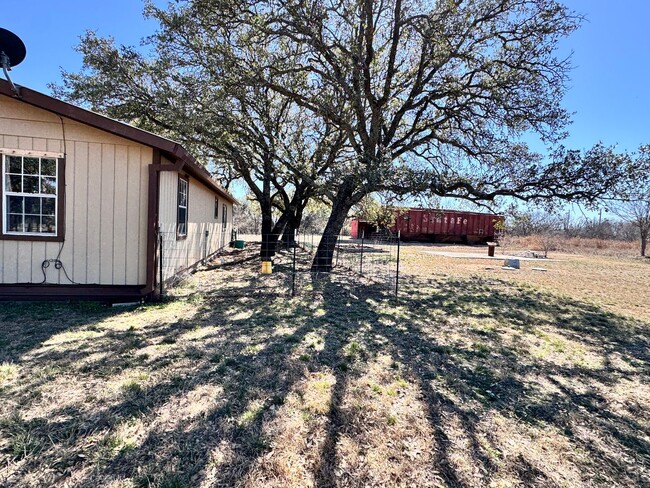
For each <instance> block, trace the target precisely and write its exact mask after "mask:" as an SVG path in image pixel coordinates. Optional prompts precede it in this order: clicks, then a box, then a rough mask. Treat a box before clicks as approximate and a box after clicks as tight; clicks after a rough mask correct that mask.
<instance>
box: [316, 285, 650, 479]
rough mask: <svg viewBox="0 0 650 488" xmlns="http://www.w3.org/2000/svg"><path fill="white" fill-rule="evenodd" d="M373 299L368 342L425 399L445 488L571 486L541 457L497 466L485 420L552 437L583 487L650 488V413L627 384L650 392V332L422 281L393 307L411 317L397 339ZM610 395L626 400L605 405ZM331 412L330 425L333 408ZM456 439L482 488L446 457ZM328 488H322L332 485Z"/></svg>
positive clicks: (502, 290)
mask: <svg viewBox="0 0 650 488" xmlns="http://www.w3.org/2000/svg"><path fill="white" fill-rule="evenodd" d="M427 288H428V290H427ZM367 292H368V294H367V295H366V297H369V298H373V300H372V302H370V301H369V300H367V299H366V300H360V301H358V302H357V306H367V307H368V310H367V313H368V314H369V315H370V316H372V317H373V318H372V320H371V321H370V323H371V324H372V326H371V327H370V329H369V331H368V333H367V334H366V335H367V341H368V343H369V344H373V338H374V339H376V338H382V339H383V340H382V341H381V342H379V343H377V342H376V341H375V345H374V347H375V348H376V349H381V350H384V351H385V350H386V348H387V347H388V348H389V349H391V353H392V355H393V357H395V358H399V360H401V361H402V362H403V363H404V364H405V365H406V366H407V368H408V370H409V371H410V374H411V375H412V377H413V378H415V380H416V381H417V382H418V384H419V386H420V388H421V389H422V392H423V394H424V397H425V398H426V405H427V408H428V417H429V420H430V423H431V426H432V428H433V430H434V433H435V434H434V435H435V439H434V441H435V442H434V449H435V451H436V453H435V456H434V462H433V466H432V468H433V469H434V470H436V471H439V472H440V473H441V475H442V477H443V479H444V480H445V482H446V483H447V484H448V485H449V486H486V485H488V484H489V483H490V482H492V481H494V476H495V475H496V472H497V470H498V471H500V472H501V473H504V472H506V473H508V474H509V476H511V477H513V476H514V477H515V478H517V479H518V480H519V482H521V483H523V484H524V485H525V486H555V485H559V484H561V483H562V477H563V476H565V475H566V476H569V474H567V473H564V472H562V470H560V471H559V472H555V467H554V466H553V465H552V464H551V463H549V464H545V462H544V460H543V459H542V460H540V459H535V455H534V453H531V454H529V455H528V456H527V455H526V454H525V453H523V452H519V453H517V454H516V457H515V458H514V459H515V461H512V460H509V461H507V462H506V461H505V460H504V459H503V458H500V457H499V455H497V456H495V455H494V453H500V452H501V451H502V450H503V446H504V439H503V438H502V439H500V440H499V441H494V440H493V441H491V442H490V441H487V442H486V439H488V438H489V437H490V432H489V431H486V426H485V419H487V418H489V417H490V416H493V415H494V414H498V415H499V416H500V417H502V418H504V419H513V420H514V422H513V426H516V425H518V424H519V423H523V424H527V425H529V426H530V427H531V428H533V429H536V430H535V431H536V432H537V433H541V434H544V435H549V439H550V441H552V442H554V443H558V444H560V445H562V446H563V448H565V449H568V452H569V454H572V455H575V454H576V453H586V456H584V458H582V459H581V462H583V463H584V464H582V465H576V466H573V468H575V470H577V471H578V473H580V472H581V471H583V473H580V474H583V475H584V478H582V480H581V482H583V483H584V484H585V485H589V484H591V483H594V482H595V483H596V484H602V485H603V486H614V485H618V486H640V485H642V484H644V483H647V482H648V481H649V480H648V468H649V467H650V443H648V441H647V439H648V434H650V429H649V428H648V420H649V418H648V415H647V410H645V411H643V413H642V407H643V405H639V404H638V403H636V402H635V400H634V399H633V398H628V396H627V395H628V394H629V393H630V390H629V389H628V390H625V388H632V387H631V386H630V387H628V386H627V383H626V382H627V381H630V380H632V379H636V380H637V381H638V383H637V385H638V386H640V385H643V384H645V383H647V380H648V373H649V371H648V368H647V366H648V359H650V357H649V349H648V347H649V344H650V340H649V335H648V331H647V327H648V325H647V324H644V323H641V322H636V321H634V320H630V319H625V318H623V317H619V316H616V315H614V314H611V313H609V312H606V311H604V310H602V309H600V308H599V307H597V306H594V305H590V304H585V303H582V302H578V301H574V300H570V299H566V298H564V299H558V298H557V297H552V296H549V295H545V294H542V293H537V292H534V291H532V290H529V289H526V288H517V287H514V286H512V285H506V284H505V283H494V284H492V285H490V284H485V283H484V282H482V281H480V280H459V281H453V282H450V281H444V282H436V281H429V282H419V283H415V284H413V285H412V286H410V287H408V288H407V289H406V290H404V292H403V297H402V298H401V299H400V301H399V307H398V310H403V311H404V317H403V321H402V324H403V327H401V328H400V329H399V330H395V328H393V327H388V326H385V325H383V324H385V323H386V322H385V321H383V320H381V318H382V316H384V318H387V317H388V318H390V317H391V316H393V314H394V311H388V312H387V311H385V310H384V311H381V312H379V311H377V308H376V306H374V305H369V304H370V303H377V302H378V301H381V300H382V296H383V299H384V300H385V299H387V298H386V296H385V291H383V290H381V289H375V290H372V289H368V290H367ZM441 310H442V311H443V312H442V313H443V316H442V317H439V314H440V311H441ZM486 322H487V325H488V326H489V328H488V331H487V333H486V330H485V328H484V327H485V323H486ZM574 347H579V350H576V351H572V350H571V349H572V348H574ZM615 388H623V389H624V390H623V391H622V392H621V393H619V394H618V395H608V393H611V392H612V391H613V390H614V389H615ZM339 396H340V394H338V395H337V397H339ZM337 400H338V398H334V399H333V402H334V404H335V405H336V401H337ZM646 407H647V405H646ZM333 411H334V414H333V415H334V417H335V416H336V413H335V412H336V406H335V407H334V408H333ZM640 414H641V415H640ZM451 417H454V418H457V419H458V420H459V421H460V425H462V432H457V431H456V432H448V430H449V429H450V427H447V426H448V425H449V422H446V421H445V419H448V418H451ZM524 430H525V429H524ZM479 432H480V433H479ZM336 435H337V434H336V433H335V432H334V433H332V434H331V436H332V437H333V438H336ZM450 435H453V436H454V437H455V438H459V437H463V438H465V439H467V441H468V442H467V446H468V447H467V449H466V451H469V452H466V453H465V454H466V456H467V458H468V459H467V462H468V464H469V465H474V466H478V467H480V469H479V472H480V473H482V474H480V475H479V476H478V479H479V481H478V482H477V481H476V480H471V478H469V477H468V476H467V475H466V473H465V474H463V473H462V469H461V468H462V466H461V467H459V462H458V461H457V460H456V461H452V458H453V457H454V456H455V457H456V458H457V457H458V452H455V453H452V452H451V450H450V446H452V444H453V443H452V442H451V440H450ZM334 444H335V442H331V443H329V444H328V446H330V450H329V451H328V452H324V453H323V457H324V458H332V457H334V456H335V452H333V451H332V449H333V448H334ZM542 447H543V446H542ZM542 452H543V448H542V449H541V450H538V454H539V453H542ZM576 457H578V456H577V455H576ZM522 467H523V468H522ZM569 471H570V470H569ZM573 474H574V475H575V473H573ZM567 479H568V480H569V481H571V479H569V478H565V479H564V482H565V483H566V481H567ZM325 480H326V482H325V483H323V484H322V486H326V485H328V484H331V482H332V477H331V476H329V477H326V478H325ZM574 481H575V479H574ZM608 483H611V484H608Z"/></svg>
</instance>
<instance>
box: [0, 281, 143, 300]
mask: <svg viewBox="0 0 650 488" xmlns="http://www.w3.org/2000/svg"><path fill="white" fill-rule="evenodd" d="M151 295H152V294H151V292H147V291H146V286H145V285H56V284H47V283H45V284H35V283H16V284H0V301H5V302H6V301H38V300H62V301H65V300H89V301H98V302H107V303H119V302H122V303H124V302H137V301H140V300H148V299H150V298H151Z"/></svg>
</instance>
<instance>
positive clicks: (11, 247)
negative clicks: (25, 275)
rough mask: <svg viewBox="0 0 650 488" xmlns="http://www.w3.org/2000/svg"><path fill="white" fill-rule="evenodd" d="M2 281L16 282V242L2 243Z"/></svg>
mask: <svg viewBox="0 0 650 488" xmlns="http://www.w3.org/2000/svg"><path fill="white" fill-rule="evenodd" d="M4 253H5V254H4V263H3V264H4V265H3V267H2V268H3V272H4V275H3V277H4V280H5V283H16V282H17V281H18V242H16V241H4Z"/></svg>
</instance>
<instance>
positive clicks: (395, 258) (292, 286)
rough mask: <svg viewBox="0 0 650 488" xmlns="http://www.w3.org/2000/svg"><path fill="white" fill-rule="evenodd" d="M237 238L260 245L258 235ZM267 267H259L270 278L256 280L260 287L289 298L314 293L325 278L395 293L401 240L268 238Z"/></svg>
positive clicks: (309, 236)
mask: <svg viewBox="0 0 650 488" xmlns="http://www.w3.org/2000/svg"><path fill="white" fill-rule="evenodd" d="M237 239H239V240H243V241H246V242H248V243H260V242H261V240H262V238H261V236H259V235H250V234H249V235H239V236H237ZM271 242H272V243H273V246H272V252H271V254H272V256H270V257H269V258H268V259H267V261H268V262H269V263H271V264H270V265H264V264H263V263H261V264H260V271H261V273H262V274H269V275H273V277H271V276H269V277H268V278H267V279H261V280H260V281H259V283H260V285H259V286H260V287H267V288H268V289H274V290H276V291H278V290H282V291H285V292H286V293H287V294H290V295H291V296H295V295H297V294H300V293H305V292H309V291H313V290H314V289H315V288H317V287H318V284H319V282H320V281H321V280H322V279H323V278H324V277H329V278H333V279H339V280H340V279H345V280H346V282H347V283H349V284H353V285H356V286H365V285H367V284H369V283H373V284H381V285H383V286H385V287H386V288H387V289H390V290H393V291H394V292H395V293H397V292H398V289H399V264H400V239H399V236H398V235H389V234H372V235H369V236H365V235H362V237H361V238H360V239H352V238H350V237H349V236H332V237H329V238H327V237H323V236H322V235H321V234H315V233H300V232H298V233H296V234H295V236H294V237H293V239H286V238H285V239H282V236H271Z"/></svg>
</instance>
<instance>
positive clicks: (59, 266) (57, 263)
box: [41, 115, 81, 285]
mask: <svg viewBox="0 0 650 488" xmlns="http://www.w3.org/2000/svg"><path fill="white" fill-rule="evenodd" d="M59 119H61V132H62V133H63V157H64V158H65V157H67V155H68V151H67V144H66V138H65V124H64V123H63V117H61V116H60V115H59ZM63 208H65V200H64V201H63ZM64 246H65V240H64V241H63V242H62V243H61V247H59V252H58V254H57V255H56V258H54V259H45V260H43V262H42V263H41V272H42V273H43V281H41V284H44V283H47V272H46V270H47V268H49V267H50V266H51V265H52V264H53V265H54V269H57V270H61V271H63V274H64V275H65V277H66V279H67V280H68V281H69V282H70V283H72V284H73V285H80V284H81V283H77V282H76V281H74V280H73V279H72V278H70V275H68V272H67V271H66V269H65V265H64V264H63V261H61V253H62V252H63V247H64Z"/></svg>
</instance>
